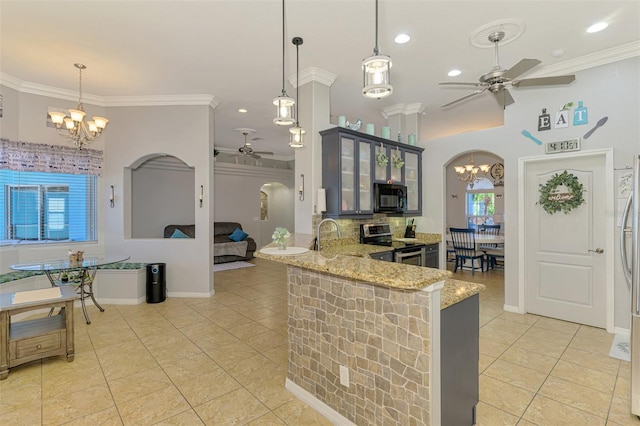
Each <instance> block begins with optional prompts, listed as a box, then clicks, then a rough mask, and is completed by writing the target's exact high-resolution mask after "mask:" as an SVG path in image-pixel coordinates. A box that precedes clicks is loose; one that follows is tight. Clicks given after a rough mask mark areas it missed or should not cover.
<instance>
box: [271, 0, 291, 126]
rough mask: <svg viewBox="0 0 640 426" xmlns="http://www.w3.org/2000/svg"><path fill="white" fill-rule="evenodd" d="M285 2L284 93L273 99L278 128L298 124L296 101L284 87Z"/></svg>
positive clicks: (283, 49) (283, 52)
mask: <svg viewBox="0 0 640 426" xmlns="http://www.w3.org/2000/svg"><path fill="white" fill-rule="evenodd" d="M284 37H285V35H284V0H282V93H281V95H280V96H278V97H276V98H274V99H273V104H274V105H275V106H276V118H274V119H273V122H274V123H275V124H277V125H278V126H291V125H292V124H293V123H295V122H296V118H295V115H294V114H295V109H294V106H295V104H296V100H295V99H293V98H290V97H289V95H287V91H286V89H285V87H284V84H285V83H284V58H285V56H284V55H285V42H284Z"/></svg>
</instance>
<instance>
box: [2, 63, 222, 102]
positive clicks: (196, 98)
mask: <svg viewBox="0 0 640 426" xmlns="http://www.w3.org/2000/svg"><path fill="white" fill-rule="evenodd" d="M0 84H1V85H3V86H7V87H9V88H11V89H14V90H17V91H18V92H20V93H28V94H31V95H38V96H47V97H50V98H56V99H63V100H67V101H78V92H77V91H73V90H66V89H60V88H58V87H53V86H47V85H44V84H37V83H31V82H29V81H23V80H20V79H19V78H16V77H14V76H12V75H9V74H6V73H2V72H0ZM82 103H84V104H90V105H97V106H101V107H117V106H176V105H182V106H185V105H187V106H192V105H209V106H210V107H211V108H215V107H217V106H218V105H220V101H219V100H218V99H216V98H215V96H212V95H161V96H160V95H151V96H97V95H92V94H90V93H83V94H82Z"/></svg>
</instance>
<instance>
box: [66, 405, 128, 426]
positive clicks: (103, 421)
mask: <svg viewBox="0 0 640 426" xmlns="http://www.w3.org/2000/svg"><path fill="white" fill-rule="evenodd" d="M122 424H123V423H122V419H121V418H120V414H118V410H117V409H116V407H109V408H107V409H105V410H102V411H98V412H97V413H93V414H89V415H87V416H84V417H80V418H79V419H75V420H72V421H70V422H69V423H65V426H69V425H70V426H83V425H92V426H94V425H96V426H97V425H104V426H112V425H114V426H115V425H122Z"/></svg>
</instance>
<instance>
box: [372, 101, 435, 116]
mask: <svg viewBox="0 0 640 426" xmlns="http://www.w3.org/2000/svg"><path fill="white" fill-rule="evenodd" d="M426 108H427V106H426V105H425V104H423V103H420V102H414V103H411V104H394V105H389V106H388V107H386V108H383V109H382V111H380V114H382V116H383V117H384V118H389V117H391V116H392V115H396V114H404V115H409V114H422V113H423V112H424V110H425V109H426Z"/></svg>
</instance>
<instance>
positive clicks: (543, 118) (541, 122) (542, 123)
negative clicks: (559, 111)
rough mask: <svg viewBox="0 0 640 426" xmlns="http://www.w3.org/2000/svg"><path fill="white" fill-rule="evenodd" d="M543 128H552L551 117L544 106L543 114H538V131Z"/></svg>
mask: <svg viewBox="0 0 640 426" xmlns="http://www.w3.org/2000/svg"><path fill="white" fill-rule="evenodd" d="M543 130H551V117H550V116H549V114H547V109H546V108H542V114H541V115H539V116H538V131H539V132H541V131H543Z"/></svg>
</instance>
